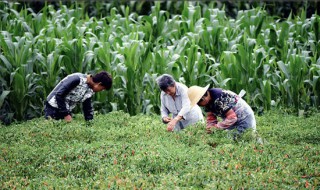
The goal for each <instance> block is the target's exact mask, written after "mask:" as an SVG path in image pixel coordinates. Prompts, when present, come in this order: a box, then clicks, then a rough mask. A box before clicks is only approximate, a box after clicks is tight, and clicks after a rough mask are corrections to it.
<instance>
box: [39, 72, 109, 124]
mask: <svg viewBox="0 0 320 190" xmlns="http://www.w3.org/2000/svg"><path fill="white" fill-rule="evenodd" d="M111 86H112V78H111V75H110V74H109V73H107V72H106V71H101V72H99V73H97V74H95V75H86V74H82V73H74V74H71V75H68V76H67V77H65V78H64V79H63V80H61V81H60V82H59V83H58V85H57V86H56V87H55V88H54V89H53V90H52V91H51V93H50V94H49V96H48V97H47V99H46V102H45V108H44V112H45V118H46V119H49V118H52V119H56V120H58V119H64V120H66V121H67V122H70V121H71V120H72V116H71V111H72V109H73V108H74V107H75V106H76V104H77V103H82V109H83V114H84V118H85V120H86V121H89V120H92V119H93V108H92V104H91V97H92V96H93V95H94V93H95V92H100V91H102V90H109V89H110V88H111Z"/></svg>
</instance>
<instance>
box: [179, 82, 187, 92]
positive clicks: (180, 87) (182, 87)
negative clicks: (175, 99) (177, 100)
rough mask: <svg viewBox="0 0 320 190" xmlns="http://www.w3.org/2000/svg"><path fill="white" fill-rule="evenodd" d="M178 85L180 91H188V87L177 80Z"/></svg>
mask: <svg viewBox="0 0 320 190" xmlns="http://www.w3.org/2000/svg"><path fill="white" fill-rule="evenodd" d="M176 87H177V90H178V91H179V92H188V87H187V86H186V85H184V84H182V83H180V82H176Z"/></svg>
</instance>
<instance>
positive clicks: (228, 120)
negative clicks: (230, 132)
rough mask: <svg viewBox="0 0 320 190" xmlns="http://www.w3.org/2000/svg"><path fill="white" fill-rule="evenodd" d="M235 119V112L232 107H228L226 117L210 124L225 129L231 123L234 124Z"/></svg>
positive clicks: (236, 118)
mask: <svg viewBox="0 0 320 190" xmlns="http://www.w3.org/2000/svg"><path fill="white" fill-rule="evenodd" d="M237 120H238V117H237V114H236V113H235V112H234V111H233V109H230V110H229V111H227V113H226V117H225V118H224V119H223V121H220V122H217V123H216V124H213V125H212V126H213V127H215V128H217V129H227V128H229V127H231V126H232V125H233V124H235V123H236V122H237Z"/></svg>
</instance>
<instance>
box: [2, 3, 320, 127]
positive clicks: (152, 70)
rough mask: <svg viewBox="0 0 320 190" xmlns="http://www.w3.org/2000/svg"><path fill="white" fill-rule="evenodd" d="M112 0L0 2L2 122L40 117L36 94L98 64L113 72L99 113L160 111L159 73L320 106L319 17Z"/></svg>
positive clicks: (251, 96)
mask: <svg viewBox="0 0 320 190" xmlns="http://www.w3.org/2000/svg"><path fill="white" fill-rule="evenodd" d="M114 3H115V2H114ZM115 4H116V5H115V6H111V4H103V3H101V4H99V3H98V2H96V3H92V4H90V6H91V5H92V6H96V5H101V6H100V8H99V9H98V10H97V12H96V13H95V14H99V16H97V17H90V14H91V13H90V14H89V13H88V11H89V10H87V9H88V7H86V6H87V5H88V4H86V3H75V4H71V5H69V6H67V5H64V4H62V3H60V5H59V9H55V7H54V6H53V5H50V4H49V5H48V4H46V5H45V6H44V7H43V8H42V9H41V10H40V11H39V12H37V13H36V12H35V11H33V10H31V9H28V8H27V7H20V8H19V3H9V2H6V1H1V2H0V7H1V8H2V9H1V14H0V22H1V24H0V27H1V33H0V45H1V51H0V60H1V61H0V73H1V75H0V81H1V84H0V85H1V86H0V98H1V99H0V103H1V105H2V106H1V107H0V113H1V115H4V117H1V118H2V119H1V120H2V121H4V120H3V118H6V119H7V120H9V121H12V120H14V119H15V120H25V119H29V118H33V117H37V116H40V115H42V109H43V100H44V99H45V98H46V96H47V95H48V94H49V93H50V91H51V90H52V89H53V88H54V86H55V85H56V84H57V83H58V82H59V81H60V80H61V79H62V78H63V77H65V76H66V75H68V74H71V73H74V72H82V73H95V72H97V71H100V70H107V71H109V72H110V73H111V74H112V76H113V78H114V85H113V87H112V89H111V90H110V92H103V93H100V94H97V95H95V97H94V108H95V109H96V110H98V111H99V112H101V113H107V112H110V111H113V110H114V111H115V110H123V111H125V112H128V113H130V115H135V114H139V113H146V114H149V113H159V107H160V102H159V94H160V91H159V90H158V87H157V85H156V83H155V78H156V77H157V76H159V75H160V74H163V73H169V74H172V75H173V76H174V78H175V79H176V80H177V81H180V82H183V83H185V84H186V85H187V86H191V85H200V86H205V85H206V84H211V87H221V88H227V89H229V90H232V91H234V92H236V93H239V92H240V91H241V90H244V91H246V96H245V97H244V98H245V99H246V101H248V103H249V104H250V105H251V106H252V107H254V108H258V109H265V110H269V109H271V106H277V107H294V108H295V109H296V111H298V110H306V111H307V110H308V109H309V108H310V107H316V108H319V106H320V96H319V92H320V90H319V86H320V85H319V84H320V79H319V77H320V71H319V69H320V67H319V65H320V58H319V49H320V45H319V44H320V43H319V34H318V33H319V32H317V31H319V30H320V26H319V22H320V17H319V15H316V14H314V15H311V16H310V17H309V18H308V17H307V15H306V14H307V13H306V11H301V13H300V14H298V15H292V14H290V15H289V16H288V18H287V19H283V20H279V19H278V18H277V17H272V16H270V15H268V13H267V11H266V10H265V9H264V7H257V8H252V9H249V10H239V11H238V12H237V14H236V16H235V17H234V18H228V14H227V13H226V11H227V10H225V9H224V8H222V9H218V8H215V3H208V4H205V3H201V2H187V1H186V2H176V3H173V2H168V3H166V7H167V8H168V10H171V8H172V6H176V7H177V8H179V10H177V11H175V12H176V14H170V13H172V11H168V10H163V8H164V4H163V3H161V2H154V4H153V3H151V4H150V5H152V7H151V10H150V13H148V14H141V15H139V14H138V13H139V12H140V11H142V9H143V8H142V6H143V3H142V2H131V3H130V5H129V4H128V3H124V4H121V3H115ZM239 6H242V5H241V4H239ZM170 7H171V8H170ZM132 9H136V10H140V11H139V12H132ZM103 11H107V12H108V13H103ZM92 14H93V13H92ZM8 92H10V95H8ZM17 97H19V100H17Z"/></svg>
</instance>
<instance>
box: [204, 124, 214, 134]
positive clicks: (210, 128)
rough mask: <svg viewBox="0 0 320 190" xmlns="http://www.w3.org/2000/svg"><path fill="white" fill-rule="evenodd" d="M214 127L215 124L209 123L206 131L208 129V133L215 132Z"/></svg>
mask: <svg viewBox="0 0 320 190" xmlns="http://www.w3.org/2000/svg"><path fill="white" fill-rule="evenodd" d="M212 128H214V126H213V125H207V127H206V131H207V133H208V134H211V133H213V130H212Z"/></svg>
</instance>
